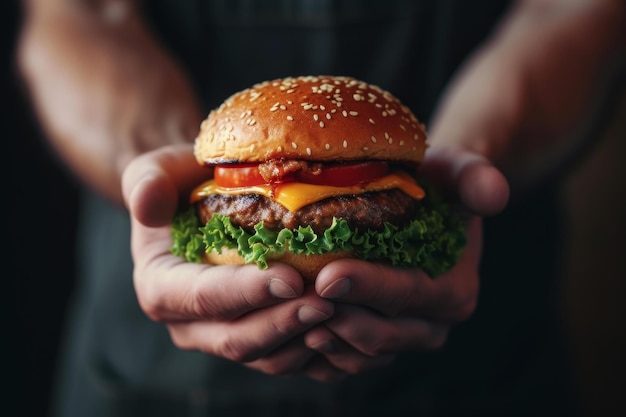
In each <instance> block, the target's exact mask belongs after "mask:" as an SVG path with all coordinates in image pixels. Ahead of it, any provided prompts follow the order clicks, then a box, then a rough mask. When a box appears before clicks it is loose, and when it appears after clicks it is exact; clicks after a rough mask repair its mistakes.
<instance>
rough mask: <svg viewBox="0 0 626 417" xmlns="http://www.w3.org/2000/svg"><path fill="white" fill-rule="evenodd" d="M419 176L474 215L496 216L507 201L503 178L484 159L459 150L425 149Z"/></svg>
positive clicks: (439, 147) (448, 148)
mask: <svg viewBox="0 0 626 417" xmlns="http://www.w3.org/2000/svg"><path fill="white" fill-rule="evenodd" d="M420 169H421V174H422V175H423V176H424V177H425V178H427V179H428V180H429V181H430V182H431V183H433V184H434V185H435V186H436V187H437V188H438V189H439V190H441V191H442V192H443V193H444V194H445V196H446V198H447V199H448V200H450V201H452V202H456V203H457V204H460V205H461V206H462V208H463V209H464V210H467V211H469V212H470V213H472V214H475V215H481V216H491V215H494V214H497V213H499V212H500V211H502V210H503V209H504V207H505V206H506V204H507V202H508V199H509V194H510V193H509V185H508V182H507V180H506V178H505V177H504V175H503V174H502V173H501V172H500V171H499V170H498V169H497V168H496V167H494V166H493V165H492V164H491V163H490V162H489V161H488V160H487V158H485V157H483V156H481V155H479V154H478V153H476V152H474V151H470V150H468V149H464V148H461V147H443V146H438V147H436V146H433V147H431V148H429V149H428V152H427V155H426V158H425V160H424V163H423V165H422V167H421V168H420Z"/></svg>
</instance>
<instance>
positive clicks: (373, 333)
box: [305, 304, 449, 373]
mask: <svg viewBox="0 0 626 417" xmlns="http://www.w3.org/2000/svg"><path fill="white" fill-rule="evenodd" d="M322 327H323V328H326V329H328V330H329V331H326V332H325V331H323V329H320V328H322ZM448 329H449V326H448V325H445V324H441V323H437V322H432V321H427V320H423V319H417V318H406V317H396V318H387V317H383V316H381V315H379V314H377V313H375V312H373V311H371V310H367V309H364V308H360V307H357V306H352V305H345V304H344V305H338V306H337V307H336V308H335V314H334V316H333V317H332V318H331V319H330V320H328V321H326V322H324V324H323V326H318V327H316V328H315V329H312V330H311V331H309V332H307V334H306V336H305V343H306V344H307V346H309V347H310V348H312V349H315V350H317V351H319V352H320V353H323V354H324V356H326V358H327V359H328V361H329V362H330V363H332V364H333V365H334V366H336V367H337V368H338V369H341V370H344V371H346V372H349V373H356V372H361V371H363V370H367V369H373V368H376V367H380V366H384V365H387V364H389V363H390V362H391V360H393V358H394V355H395V354H397V353H398V352H403V351H411V350H433V349H438V348H440V347H441V346H443V344H444V343H445V341H446V338H447V335H448Z"/></svg>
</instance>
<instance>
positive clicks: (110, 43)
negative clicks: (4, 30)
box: [18, 0, 201, 204]
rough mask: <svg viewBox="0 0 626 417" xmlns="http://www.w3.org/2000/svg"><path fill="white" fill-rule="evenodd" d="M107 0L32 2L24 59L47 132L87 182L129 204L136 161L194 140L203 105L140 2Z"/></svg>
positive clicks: (23, 66) (23, 70) (24, 36)
mask: <svg viewBox="0 0 626 417" xmlns="http://www.w3.org/2000/svg"><path fill="white" fill-rule="evenodd" d="M97 4H99V3H98V2H83V3H81V2H65V1H55V2H50V1H48V0H34V1H32V2H28V7H26V11H27V18H26V20H25V25H24V28H23V31H22V36H21V39H20V42H19V50H18V58H19V63H20V69H21V73H22V75H23V78H24V80H25V82H26V85H27V87H28V89H29V92H30V98H31V100H32V103H33V105H34V108H35V110H36V113H37V115H38V117H39V120H40V122H41V124H42V127H43V129H44V133H45V135H46V138H48V139H50V141H51V143H52V144H53V145H54V148H55V150H56V151H57V152H58V154H59V155H60V156H61V157H62V158H63V159H64V161H65V162H66V163H67V164H68V166H69V167H70V168H71V170H73V172H74V173H75V174H76V175H77V176H78V178H79V179H80V180H81V181H82V182H84V183H86V184H87V185H89V186H91V187H93V188H94V189H95V190H96V191H98V192H100V193H102V194H103V195H105V196H106V197H108V198H110V199H111V200H113V201H115V202H118V203H120V204H121V203H122V198H121V190H120V178H121V173H122V170H123V168H124V167H125V165H126V164H127V163H128V161H130V159H132V158H133V157H134V156H136V155H138V154H141V153H142V152H145V151H147V150H150V149H155V148H157V147H160V146H163V145H166V144H170V143H182V142H191V141H192V140H193V138H194V137H195V134H196V133H197V129H198V126H199V124H200V121H201V112H200V107H199V104H198V102H197V100H196V98H195V96H194V93H193V90H192V88H191V86H190V85H189V82H188V81H187V77H186V75H185V74H184V73H183V71H182V70H181V69H180V68H179V67H178V66H177V64H176V62H174V60H173V59H172V58H171V57H170V56H168V54H166V52H165V51H164V49H163V48H162V47H161V46H160V45H159V44H158V43H157V42H156V40H155V39H153V37H152V35H151V34H150V33H149V31H148V30H147V28H146V25H145V24H144V23H143V22H142V20H141V18H140V17H139V16H138V15H137V14H138V11H137V10H136V9H135V8H134V7H133V6H132V4H133V2H130V1H123V0H121V1H117V2H103V3H102V4H103V5H111V6H115V7H116V9H115V10H117V11H115V10H110V11H109V12H107V11H106V10H99V9H97V6H96V5H97ZM103 7H104V6H103Z"/></svg>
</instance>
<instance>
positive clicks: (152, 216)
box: [122, 144, 207, 227]
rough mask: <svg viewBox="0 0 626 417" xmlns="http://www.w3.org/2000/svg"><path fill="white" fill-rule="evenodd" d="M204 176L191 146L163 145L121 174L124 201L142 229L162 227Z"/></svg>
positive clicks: (138, 159)
mask: <svg viewBox="0 0 626 417" xmlns="http://www.w3.org/2000/svg"><path fill="white" fill-rule="evenodd" d="M206 176H207V171H206V169H203V168H202V167H200V165H198V163H197V162H196V160H195V158H194V156H193V149H192V146H191V145H188V144H186V145H172V146H165V147H162V148H159V149H157V150H154V151H151V152H147V153H145V154H143V155H141V156H139V157H137V158H135V159H134V160H132V161H131V162H130V163H129V164H128V166H127V167H126V169H125V170H124V173H123V175H122V193H123V196H124V202H125V204H126V206H127V208H128V210H129V211H130V213H131V215H132V216H133V217H134V218H135V219H136V220H138V221H139V222H140V223H141V224H143V225H144V226H148V227H159V226H164V225H167V224H169V223H170V222H171V220H172V217H173V216H174V214H175V212H176V209H177V207H178V204H179V201H185V200H186V199H187V198H188V197H189V192H190V191H191V189H192V188H193V187H195V186H196V185H197V184H198V183H199V182H200V181H201V180H202V178H205V177H206Z"/></svg>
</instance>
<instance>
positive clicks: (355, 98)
mask: <svg viewBox="0 0 626 417" xmlns="http://www.w3.org/2000/svg"><path fill="white" fill-rule="evenodd" d="M352 98H353V99H354V101H361V100H364V98H363V96H362V95H360V94H358V93H354V94H352Z"/></svg>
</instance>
